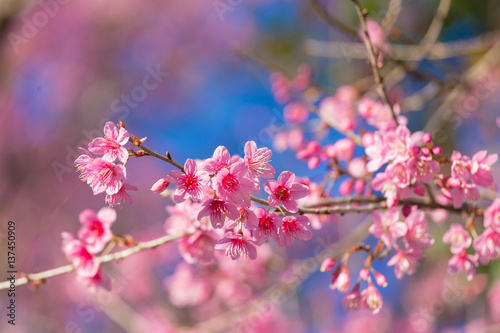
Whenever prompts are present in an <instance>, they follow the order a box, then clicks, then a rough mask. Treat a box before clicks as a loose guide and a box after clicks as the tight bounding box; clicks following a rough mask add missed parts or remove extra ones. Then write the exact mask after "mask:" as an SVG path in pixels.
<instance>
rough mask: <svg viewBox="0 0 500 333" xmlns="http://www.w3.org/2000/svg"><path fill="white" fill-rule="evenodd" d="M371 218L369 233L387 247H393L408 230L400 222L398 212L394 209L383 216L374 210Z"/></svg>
mask: <svg viewBox="0 0 500 333" xmlns="http://www.w3.org/2000/svg"><path fill="white" fill-rule="evenodd" d="M372 217H373V224H372V225H371V226H370V229H369V230H370V233H371V234H372V235H373V236H375V237H376V238H378V239H380V240H382V241H383V242H384V243H385V244H387V246H395V245H396V240H397V239H398V238H400V237H403V236H404V235H405V234H406V232H407V230H408V228H407V226H406V224H405V223H404V222H401V221H400V216H399V210H398V209H397V208H396V207H392V208H390V209H388V210H387V211H386V212H385V214H382V213H380V212H379V211H378V210H374V211H373V213H372Z"/></svg>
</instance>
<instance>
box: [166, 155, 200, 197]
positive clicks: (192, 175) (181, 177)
mask: <svg viewBox="0 0 500 333" xmlns="http://www.w3.org/2000/svg"><path fill="white" fill-rule="evenodd" d="M167 177H168V179H169V180H170V182H172V183H173V184H175V185H177V186H178V187H177V189H176V190H175V193H174V197H173V200H174V202H176V203H180V202H183V201H184V200H186V199H189V198H191V199H192V200H193V201H200V200H202V199H203V187H204V186H206V185H207V184H208V182H209V181H210V176H209V175H208V172H206V171H199V170H198V166H197V165H196V161H194V160H192V159H188V160H187V161H186V163H185V164H184V172H182V171H179V170H174V171H170V172H169V173H168V176H167Z"/></svg>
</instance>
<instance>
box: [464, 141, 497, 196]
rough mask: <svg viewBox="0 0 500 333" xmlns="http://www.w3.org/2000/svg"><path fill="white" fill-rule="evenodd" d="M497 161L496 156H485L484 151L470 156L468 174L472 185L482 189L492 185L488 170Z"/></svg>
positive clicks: (491, 177)
mask: <svg viewBox="0 0 500 333" xmlns="http://www.w3.org/2000/svg"><path fill="white" fill-rule="evenodd" d="M497 160H498V155H497V154H492V155H487V152H486V150H481V151H479V152H477V153H476V154H474V156H472V161H471V166H470V173H471V177H472V181H473V182H474V184H476V185H479V186H484V187H487V186H490V185H492V184H493V176H492V175H491V172H490V170H491V166H492V165H493V164H495V163H496V161H497Z"/></svg>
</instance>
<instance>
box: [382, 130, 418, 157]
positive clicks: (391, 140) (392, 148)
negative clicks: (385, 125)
mask: <svg viewBox="0 0 500 333" xmlns="http://www.w3.org/2000/svg"><path fill="white" fill-rule="evenodd" d="M416 135H418V133H417V134H416ZM383 142H384V148H385V149H384V156H385V158H386V159H387V161H396V162H397V161H406V160H408V158H409V157H410V151H411V147H412V146H413V142H414V140H413V139H412V134H411V132H410V130H409V129H408V128H407V127H406V126H405V125H399V126H398V127H397V128H396V129H395V130H391V131H387V132H385V133H384V138H383Z"/></svg>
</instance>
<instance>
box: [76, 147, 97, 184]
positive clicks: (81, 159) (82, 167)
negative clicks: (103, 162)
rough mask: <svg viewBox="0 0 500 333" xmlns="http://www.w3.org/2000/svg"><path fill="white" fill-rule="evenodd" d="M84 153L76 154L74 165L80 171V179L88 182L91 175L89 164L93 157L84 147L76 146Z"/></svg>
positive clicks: (92, 161)
mask: <svg viewBox="0 0 500 333" xmlns="http://www.w3.org/2000/svg"><path fill="white" fill-rule="evenodd" d="M78 149H80V150H81V151H83V152H84V154H82V155H80V156H78V157H77V158H76V160H75V165H76V168H77V170H78V171H79V172H80V179H81V180H82V181H84V182H87V184H88V183H89V179H90V177H91V176H92V174H91V173H90V169H89V168H90V166H91V165H92V163H94V160H95V158H94V157H93V156H92V154H91V153H90V152H89V151H88V150H87V149H85V148H82V147H78Z"/></svg>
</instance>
